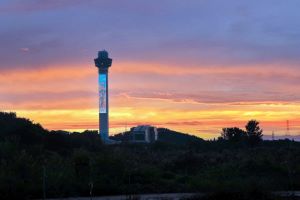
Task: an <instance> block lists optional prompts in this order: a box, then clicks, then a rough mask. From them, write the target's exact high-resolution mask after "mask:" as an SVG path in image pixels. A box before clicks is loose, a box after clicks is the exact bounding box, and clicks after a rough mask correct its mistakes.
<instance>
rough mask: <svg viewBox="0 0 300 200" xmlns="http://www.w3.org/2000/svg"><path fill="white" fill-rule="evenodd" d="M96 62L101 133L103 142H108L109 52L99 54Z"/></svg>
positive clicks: (110, 61) (110, 60)
mask: <svg viewBox="0 0 300 200" xmlns="http://www.w3.org/2000/svg"><path fill="white" fill-rule="evenodd" d="M94 60H95V65H96V67H97V68H98V74H99V76H98V84H99V133H100V137H101V139H102V141H103V142H108V141H109V139H108V134H109V125H108V114H109V112H108V68H109V67H110V66H111V63H112V59H110V58H109V57H108V52H107V51H105V50H103V51H99V52H98V58H96V59H94Z"/></svg>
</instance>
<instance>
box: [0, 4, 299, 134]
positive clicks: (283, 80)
mask: <svg viewBox="0 0 300 200" xmlns="http://www.w3.org/2000/svg"><path fill="white" fill-rule="evenodd" d="M299 6H300V2H299V1H296V0H291V1H289V3H282V2H281V1H280V0H272V1H270V0H263V1H258V0H254V1H251V2H250V1H249V2H237V1H234V0H227V1H219V0H211V1H198V0H190V1H189V2H182V1H177V0H163V1H160V2H159V3H157V1H149V2H148V1H147V2H146V1H138V0H130V1H128V0H124V1H122V2H117V1H111V0H101V1H96V0H91V1H88V2H87V1H84V0H76V1H69V0H60V1H53V2H52V1H47V2H44V1H40V2H37V1H35V0H28V1H26V3H24V2H21V1H18V0H3V1H1V2H0V16H1V17H0V22H1V28H0V36H1V37H0V43H1V46H0V60H1V63H0V110H2V111H13V112H16V113H17V115H18V116H21V117H26V118H29V119H31V120H34V122H37V123H41V124H42V125H43V126H44V127H45V128H47V129H53V130H57V129H62V130H85V129H98V97H97V91H98V89H97V83H98V78H97V68H96V67H94V63H93V59H94V58H95V57H96V54H97V52H98V50H101V49H107V50H108V51H109V53H110V57H111V58H112V59H113V60H114V62H113V65H112V67H111V69H110V72H109V91H110V93H109V97H110V102H109V103H110V128H111V134H115V133H118V132H122V131H124V130H125V127H126V126H127V129H129V127H131V126H135V125H139V124H151V125H155V126H158V127H165V128H170V129H173V130H177V131H181V132H186V133H189V134H193V135H197V136H199V137H203V138H214V137H218V136H219V133H220V131H221V129H222V128H224V127H232V126H237V127H240V128H244V126H245V124H246V123H247V121H248V120H251V119H256V120H258V121H260V122H261V126H262V128H263V129H264V134H266V135H271V134H272V132H273V131H274V132H275V134H276V135H285V132H286V121H287V120H289V121H290V133H291V134H292V135H299V134H300V68H299V66H300V59H299V53H298V52H300V37H299V36H300V30H299V28H298V27H300V21H299V20H297V19H298V18H299V17H300V14H299V12H298V8H299ZM99 7H101V11H102V12H99ZM126 124H127V125H126Z"/></svg>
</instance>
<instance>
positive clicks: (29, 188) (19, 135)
mask: <svg viewBox="0 0 300 200" xmlns="http://www.w3.org/2000/svg"><path fill="white" fill-rule="evenodd" d="M255 130H257V129H255ZM258 131H259V130H258ZM172 133H173V134H174V135H173V136H171V135H168V134H172ZM163 134H166V135H163ZM160 135H163V136H161V138H163V139H161V141H159V142H157V143H155V144H149V145H137V144H130V143H123V144H118V145H103V144H102V143H101V140H100V139H99V136H98V134H97V132H93V131H85V132H83V133H68V132H64V131H48V130H45V129H43V128H42V127H41V126H40V125H39V124H34V123H32V122H31V121H30V120H28V119H23V118H18V117H16V115H15V114H14V113H0V196H1V199H13V198H15V199H24V198H25V199H26V198H41V197H43V194H45V195H46V196H47V197H63V196H89V195H90V192H91V193H92V195H104V194H138V193H163V192H226V191H230V192H232V191H243V192H251V191H279V190H300V182H299V181H298V180H300V156H299V155H300V144H299V143H298V142H293V141H288V140H284V141H264V142H260V143H259V144H257V145H254V146H253V145H250V144H248V143H247V142H243V141H240V140H237V141H240V142H237V141H236V140H225V139H219V140H216V141H204V140H202V139H199V138H196V137H194V136H192V137H190V136H188V135H182V134H180V133H177V132H172V131H170V130H168V131H166V130H163V129H161V130H160ZM120 137H121V136H119V138H120ZM174 137H175V139H174ZM168 138H171V139H170V140H169V139H168ZM178 141H180V142H178ZM183 141H184V142H183Z"/></svg>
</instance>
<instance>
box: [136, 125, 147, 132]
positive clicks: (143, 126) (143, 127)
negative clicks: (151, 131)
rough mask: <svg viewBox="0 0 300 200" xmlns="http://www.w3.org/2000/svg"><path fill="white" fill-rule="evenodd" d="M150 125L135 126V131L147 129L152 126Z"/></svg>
mask: <svg viewBox="0 0 300 200" xmlns="http://www.w3.org/2000/svg"><path fill="white" fill-rule="evenodd" d="M150 127H151V126H149V125H141V126H137V127H134V128H133V131H145V130H146V129H147V128H150Z"/></svg>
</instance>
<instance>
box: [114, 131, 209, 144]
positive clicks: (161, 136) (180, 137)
mask: <svg viewBox="0 0 300 200" xmlns="http://www.w3.org/2000/svg"><path fill="white" fill-rule="evenodd" d="M157 131H158V141H159V142H164V143H169V144H176V145H186V144H190V143H196V142H203V141H204V140H203V139H202V138H199V137H196V136H193V135H189V134H186V133H181V132H177V131H173V130H170V129H167V128H158V129H157ZM130 137H131V136H130V132H129V131H127V132H124V133H119V134H116V135H114V136H111V137H110V138H111V139H113V140H118V141H122V142H128V141H130Z"/></svg>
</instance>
